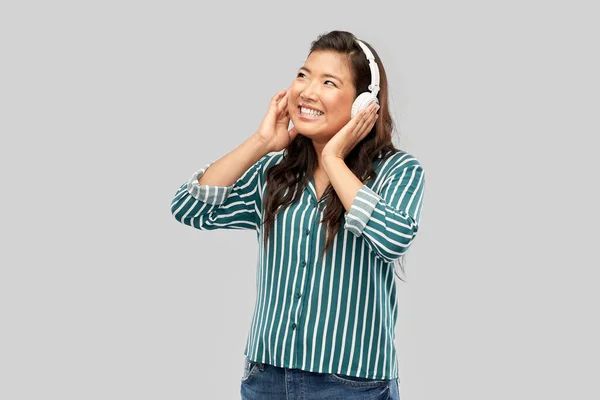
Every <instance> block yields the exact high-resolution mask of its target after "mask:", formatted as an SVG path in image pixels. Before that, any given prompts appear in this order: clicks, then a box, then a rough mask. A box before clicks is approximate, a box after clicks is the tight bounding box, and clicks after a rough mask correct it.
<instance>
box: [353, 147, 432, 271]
mask: <svg viewBox="0 0 600 400" xmlns="http://www.w3.org/2000/svg"><path fill="white" fill-rule="evenodd" d="M400 160H402V159H400ZM424 186H425V175H424V172H423V167H422V166H421V165H420V164H419V162H418V161H417V160H416V159H414V158H412V157H410V158H409V159H408V160H403V161H402V162H401V163H400V165H399V166H397V167H393V168H392V169H391V173H390V175H389V176H388V177H387V178H386V179H385V181H384V183H383V185H382V186H381V188H380V189H378V190H377V191H375V190H373V189H371V188H369V187H368V186H367V185H366V184H365V185H363V186H362V187H361V188H360V189H359V191H358V193H357V195H356V197H355V198H354V201H353V203H352V205H351V207H350V210H349V211H348V212H347V213H345V215H344V218H345V223H344V228H345V229H347V230H349V231H350V232H352V233H353V234H354V235H356V236H358V237H362V238H363V239H364V240H365V242H366V243H367V245H368V246H369V247H370V248H371V250H373V251H374V252H375V253H376V254H377V255H378V256H379V257H380V258H382V259H384V260H386V261H388V262H392V261H394V260H396V259H398V258H400V257H401V256H402V255H403V254H404V253H406V251H408V249H409V247H410V245H411V244H412V242H413V240H414V238H415V236H416V234H417V231H418V230H419V221H420V218H421V205H422V202H423V193H424Z"/></svg>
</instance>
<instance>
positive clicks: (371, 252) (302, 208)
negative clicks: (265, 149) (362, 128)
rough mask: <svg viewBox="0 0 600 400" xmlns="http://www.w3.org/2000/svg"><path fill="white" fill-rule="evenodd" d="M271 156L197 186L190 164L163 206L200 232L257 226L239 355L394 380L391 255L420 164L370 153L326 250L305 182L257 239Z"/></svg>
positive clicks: (401, 243) (402, 246)
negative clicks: (368, 169)
mask: <svg viewBox="0 0 600 400" xmlns="http://www.w3.org/2000/svg"><path fill="white" fill-rule="evenodd" d="M282 159H283V154H282V153H270V154H267V155H265V156H264V157H262V158H261V159H260V160H259V161H257V162H256V163H255V164H254V165H253V166H252V167H250V168H249V169H248V170H247V171H246V172H245V173H244V174H243V175H242V176H241V177H240V178H239V179H238V180H237V182H235V183H234V184H233V185H231V186H228V187H220V186H208V185H199V184H198V179H199V178H200V177H201V176H202V174H203V173H204V172H205V171H206V169H207V168H209V167H210V165H211V164H212V163H209V164H208V165H206V166H205V167H204V168H202V169H200V170H198V171H196V172H195V173H194V174H193V175H192V177H191V179H190V180H189V181H188V182H186V183H184V184H183V185H181V187H180V188H179V190H178V191H177V193H176V194H175V197H174V198H173V201H172V203H171V212H172V214H173V216H174V217H175V219H177V220H178V221H179V222H181V223H183V224H185V225H189V226H191V227H194V228H196V229H200V230H213V229H250V230H254V231H256V234H257V239H258V245H259V251H258V259H257V264H256V265H257V269H256V294H257V295H256V302H255V304H254V314H253V317H252V320H251V323H250V327H249V332H248V336H247V340H246V346H245V349H244V354H245V355H247V356H248V358H249V359H250V360H253V361H256V362H262V363H265V364H271V365H275V366H278V367H285V368H298V369H302V370H305V371H311V372H320V373H335V374H343V375H350V376H356V377H362V378H369V379H396V378H398V364H397V357H396V354H397V353H396V349H395V342H394V340H395V326H396V319H397V314H398V304H397V296H396V281H395V279H394V262H393V261H394V260H396V259H398V258H399V257H400V256H401V255H403V254H404V253H405V252H406V251H407V250H408V248H409V246H410V245H411V243H412V242H413V240H414V238H415V235H416V233H417V230H418V226H419V218H420V213H421V204H422V201H423V192H424V173H423V168H422V167H421V165H420V163H419V162H418V161H417V160H416V159H415V158H414V157H413V156H411V155H410V154H408V153H406V152H404V151H398V152H395V153H392V154H391V155H390V156H388V157H387V158H383V157H381V156H379V157H378V158H377V159H375V160H374V163H375V165H374V167H375V171H376V173H377V177H376V178H375V179H371V180H370V181H368V182H367V183H366V184H364V185H363V186H362V187H361V188H360V190H359V191H358V193H357V195H356V197H355V199H354V201H353V203H352V206H351V208H350V211H349V212H345V213H344V221H343V223H342V224H341V226H340V229H339V231H338V232H337V234H336V236H335V238H334V241H333V244H332V246H331V248H330V249H329V250H328V251H327V252H326V253H325V255H324V256H322V248H323V246H324V245H325V230H326V226H325V224H323V223H321V222H320V220H321V219H322V218H323V214H324V205H325V204H324V203H325V199H324V198H322V199H320V200H319V201H317V195H316V190H315V183H314V179H311V180H310V182H309V184H308V185H307V186H306V188H305V189H304V191H303V193H302V195H301V197H300V199H299V200H298V201H297V202H296V203H294V204H292V205H290V206H288V207H287V208H285V209H283V210H281V211H280V212H279V213H278V214H277V216H276V218H275V220H274V225H273V227H272V228H271V232H270V234H269V240H268V242H267V245H266V246H264V239H263V228H264V225H263V224H262V223H261V222H262V216H263V208H262V200H263V195H264V193H265V185H266V171H267V170H268V169H269V168H270V167H271V166H273V165H276V164H278V163H279V162H281V160H282Z"/></svg>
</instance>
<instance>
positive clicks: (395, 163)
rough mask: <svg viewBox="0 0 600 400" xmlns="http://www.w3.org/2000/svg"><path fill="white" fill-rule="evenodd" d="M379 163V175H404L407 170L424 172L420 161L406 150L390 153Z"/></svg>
mask: <svg viewBox="0 0 600 400" xmlns="http://www.w3.org/2000/svg"><path fill="white" fill-rule="evenodd" d="M377 161H378V167H377V169H378V173H379V174H383V175H394V174H396V173H402V171H404V170H406V169H418V170H419V171H420V172H422V170H423V166H422V165H421V163H420V162H419V160H418V159H417V158H416V157H415V156H413V155H412V154H410V153H408V152H406V151H404V150H396V151H392V152H389V153H388V154H385V155H382V156H381V157H380V158H379V159H378V160H377Z"/></svg>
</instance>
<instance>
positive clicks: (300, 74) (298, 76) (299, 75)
mask: <svg viewBox="0 0 600 400" xmlns="http://www.w3.org/2000/svg"><path fill="white" fill-rule="evenodd" d="M302 76H306V75H304V74H303V73H302V72H298V75H296V78H300V77H302Z"/></svg>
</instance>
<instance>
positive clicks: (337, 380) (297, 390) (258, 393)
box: [240, 357, 400, 400]
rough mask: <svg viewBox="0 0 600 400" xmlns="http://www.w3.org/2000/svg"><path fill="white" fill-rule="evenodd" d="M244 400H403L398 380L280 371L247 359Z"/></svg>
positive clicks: (289, 369) (289, 370) (288, 369)
mask: <svg viewBox="0 0 600 400" xmlns="http://www.w3.org/2000/svg"><path fill="white" fill-rule="evenodd" d="M240 394H241V395H242V400H338V399H339V400H358V399H360V400H400V387H399V382H398V379H392V380H377V379H375V380H374V379H367V378H357V377H354V376H347V375H340V374H327V373H318V372H309V371H303V370H301V369H291V368H280V367H276V366H274V365H270V364H263V363H256V362H254V361H251V360H249V359H248V357H246V363H245V367H244V374H243V376H242V382H241V389H240Z"/></svg>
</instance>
